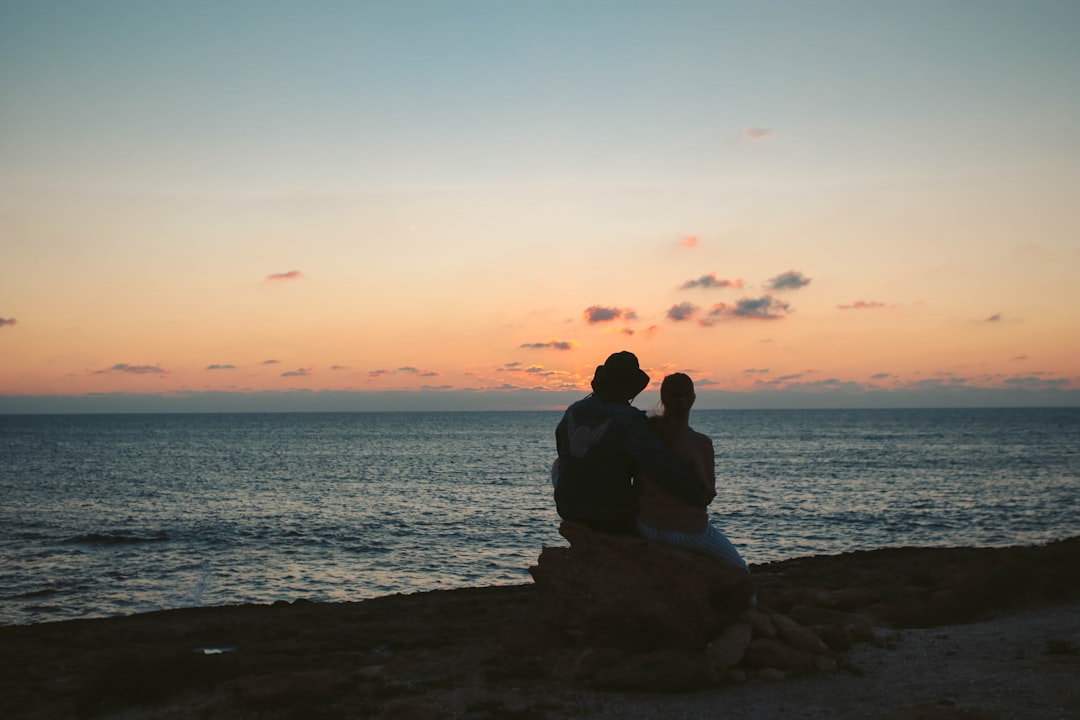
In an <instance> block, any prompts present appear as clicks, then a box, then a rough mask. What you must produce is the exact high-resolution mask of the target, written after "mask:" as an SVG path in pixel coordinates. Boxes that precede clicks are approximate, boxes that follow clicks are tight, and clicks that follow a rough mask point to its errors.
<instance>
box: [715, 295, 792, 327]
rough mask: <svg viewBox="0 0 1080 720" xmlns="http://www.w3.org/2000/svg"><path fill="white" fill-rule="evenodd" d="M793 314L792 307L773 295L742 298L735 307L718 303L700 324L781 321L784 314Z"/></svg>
mask: <svg viewBox="0 0 1080 720" xmlns="http://www.w3.org/2000/svg"><path fill="white" fill-rule="evenodd" d="M789 312H791V306H790V305H788V304H787V303H786V302H783V301H781V300H777V299H776V298H774V297H773V296H772V295H764V296H762V297H759V298H740V299H739V300H737V301H736V302H735V304H734V305H729V304H728V303H717V304H716V305H713V306H712V307H711V308H710V309H709V313H708V315H707V316H706V317H704V318H701V319H700V320H699V321H698V322H699V323H701V324H702V325H705V326H712V325H715V324H716V323H717V322H719V321H721V320H779V319H781V318H782V317H783V316H784V315H783V314H784V313H789Z"/></svg>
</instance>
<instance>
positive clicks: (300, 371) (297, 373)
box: [281, 368, 312, 377]
mask: <svg viewBox="0 0 1080 720" xmlns="http://www.w3.org/2000/svg"><path fill="white" fill-rule="evenodd" d="M311 370H312V368H297V369H296V370H286V371H285V372H283V373H281V377H307V376H308V375H311Z"/></svg>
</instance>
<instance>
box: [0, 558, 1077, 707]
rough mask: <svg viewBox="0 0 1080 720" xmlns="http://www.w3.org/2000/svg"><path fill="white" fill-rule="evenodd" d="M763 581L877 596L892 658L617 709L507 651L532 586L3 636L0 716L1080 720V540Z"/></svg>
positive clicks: (561, 668)
mask: <svg viewBox="0 0 1080 720" xmlns="http://www.w3.org/2000/svg"><path fill="white" fill-rule="evenodd" d="M754 571H755V576H756V577H757V578H758V579H759V583H760V588H761V590H760V595H761V598H762V601H763V603H765V604H766V605H768V606H772V607H776V608H777V609H778V610H784V609H785V608H786V607H789V606H790V605H791V604H792V603H800V602H806V601H807V600H812V599H814V598H818V599H819V600H820V599H822V598H832V599H833V600H835V599H836V597H838V596H842V595H844V594H845V593H847V595H848V596H851V597H854V596H859V595H861V596H868V597H872V598H873V599H874V602H872V603H869V604H865V605H864V606H862V607H860V608H857V611H858V612H860V613H862V614H865V615H866V616H867V617H870V618H872V619H873V620H874V623H875V625H877V626H878V628H879V630H878V633H877V642H875V643H869V642H864V643H857V644H856V645H854V646H853V647H852V648H851V649H849V650H846V651H843V652H840V653H838V654H837V658H838V660H839V666H840V667H839V669H837V670H835V671H833V672H823V673H817V674H813V675H804V676H800V677H795V678H788V679H786V680H783V681H780V682H772V683H769V682H764V681H761V680H755V679H751V680H749V681H747V682H745V683H742V684H738V683H724V684H718V685H716V686H714V687H710V688H707V689H702V690H697V691H694V692H683V693H665V694H657V693H646V692H612V691H604V690H599V689H596V688H595V687H593V686H591V685H590V682H589V680H588V678H587V677H575V676H574V675H573V674H572V673H571V672H570V670H569V669H568V668H570V666H571V665H572V660H573V659H574V658H575V657H578V656H580V655H581V653H582V652H583V650H582V648H578V647H573V646H568V645H563V646H548V647H538V648H537V650H536V651H534V652H531V653H530V652H521V651H520V646H521V645H522V643H520V642H518V643H514V642H511V643H507V642H506V641H507V639H508V638H509V639H511V640H514V639H517V640H520V639H521V638H515V634H518V633H524V634H527V632H528V628H530V627H535V626H536V624H537V623H538V622H539V618H540V613H539V609H538V605H537V596H536V588H535V587H534V586H532V585H521V586H511V587H494V588H474V589H462V590H449V591H436V592H428V593H418V594H413V595H395V596H389V597H384V598H377V599H372V600H366V601H362V602H356V603H311V602H307V601H304V600H297V601H296V602H293V603H278V604H275V605H242V606H229V607H219V608H194V609H184V610H171V611H164V612H157V613H148V614H143V615H133V616H129V617H120V618H107V619H97V620H76V621H66V622H57V623H43V624H39V625H27V626H8V627H0V663H2V665H0V717H3V718H76V717H101V718H129V719H132V720H134V719H141V718H193V717H194V718H198V717H205V718H260V719H261V718H316V719H329V718H387V719H389V718H476V719H480V718H537V719H539V718H551V719H556V718H686V719H688V720H689V719H694V718H730V719H736V720H737V719H744V718H879V719H881V720H914V719H916V718H922V719H925V720H938V719H942V720H944V719H949V718H969V719H972V720H978V719H983V718H994V719H1002V720H1003V719H1005V718H1032V719H1035V718H1039V719H1040V720H1042V719H1046V718H1062V719H1065V718H1078V717H1080V538H1073V539H1071V540H1068V541H1064V542H1062V543H1054V544H1052V545H1050V546H1046V547H1039V548H1002V549H991V550H987V549H983V550H972V549H965V548H954V549H940V550H926V549H916V548H907V549H892V550H883V551H874V552H867V553H848V554H844V555H838V556H820V557H812V558H800V559H797V560H792V561H787V562H784V563H773V564H770V565H765V566H760V567H755V568H754ZM868 591H872V592H868ZM916 626H917V627H916ZM525 644H526V645H527V644H528V643H525ZM541 645H543V644H542V643H541ZM511 647H514V648H515V652H508V650H507V648H511Z"/></svg>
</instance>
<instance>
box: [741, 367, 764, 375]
mask: <svg viewBox="0 0 1080 720" xmlns="http://www.w3.org/2000/svg"><path fill="white" fill-rule="evenodd" d="M743 372H744V373H746V374H748V375H756V374H764V373H767V372H769V368H746V369H745V370H743Z"/></svg>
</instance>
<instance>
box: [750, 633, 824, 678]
mask: <svg viewBox="0 0 1080 720" xmlns="http://www.w3.org/2000/svg"><path fill="white" fill-rule="evenodd" d="M747 657H748V658H749V659H750V664H751V665H753V666H754V667H755V668H758V669H759V670H760V669H763V668H774V669H777V670H784V671H786V672H790V673H791V674H793V675H799V674H804V673H810V672H813V671H814V656H813V654H812V653H808V652H806V651H805V650H799V649H797V648H793V647H791V646H790V645H787V644H786V643H784V642H781V641H780V640H778V639H776V638H757V639H755V640H754V641H753V642H752V643H750V648H749V650H748V651H747Z"/></svg>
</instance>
